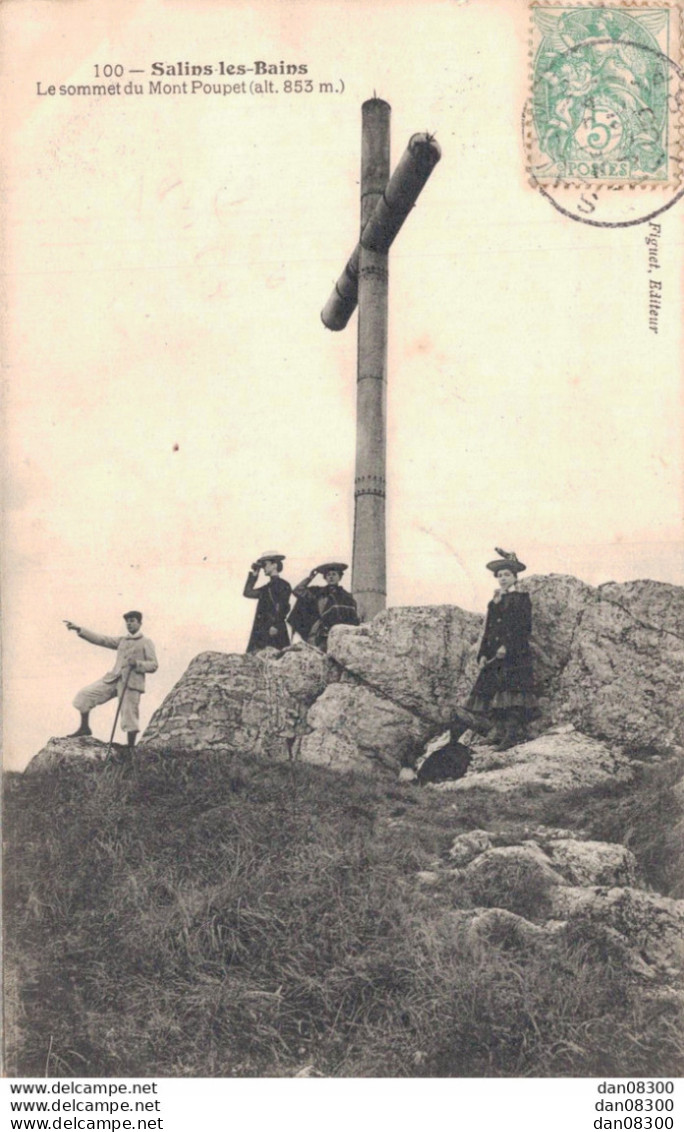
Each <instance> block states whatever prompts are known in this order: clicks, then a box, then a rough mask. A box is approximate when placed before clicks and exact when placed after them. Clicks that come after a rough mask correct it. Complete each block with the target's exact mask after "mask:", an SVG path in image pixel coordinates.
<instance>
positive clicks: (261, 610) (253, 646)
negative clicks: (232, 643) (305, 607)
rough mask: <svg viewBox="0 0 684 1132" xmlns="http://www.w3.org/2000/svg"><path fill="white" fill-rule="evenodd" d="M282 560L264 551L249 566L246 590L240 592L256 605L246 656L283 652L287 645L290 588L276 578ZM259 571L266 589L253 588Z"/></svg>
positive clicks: (273, 552)
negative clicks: (255, 602) (257, 653)
mask: <svg viewBox="0 0 684 1132" xmlns="http://www.w3.org/2000/svg"><path fill="white" fill-rule="evenodd" d="M284 560H285V555H284V554H276V553H275V551H267V552H266V554H262V555H261V557H260V558H257V560H256V562H254V563H253V564H252V566H251V569H250V571H249V574H248V575H247V581H246V582H245V588H244V590H243V591H242V594H243V597H250V598H254V599H256V601H257V607H256V613H255V614H254V625H253V626H252V632H251V635H250V638H249V642H248V644H247V652H258V651H259V650H260V649H286V648H287V647H288V645H289V643H290V635H289V633H288V631H287V625H286V623H285V618H286V617H287V615H288V613H289V611H290V594H291V593H292V586H291V585H290V583H289V582H286V581H285V579H284V578H281V577H279V574H280V572H281V571H282V568H283V562H284ZM259 570H263V571H264V574H265V575H266V577H267V578H268V581H267V583H266V585H265V586H257V585H256V581H257V578H258V577H259Z"/></svg>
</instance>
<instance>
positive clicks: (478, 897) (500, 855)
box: [452, 845, 566, 919]
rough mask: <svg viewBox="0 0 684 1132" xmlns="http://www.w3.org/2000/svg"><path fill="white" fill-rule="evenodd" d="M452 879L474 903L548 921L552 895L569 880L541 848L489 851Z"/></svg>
mask: <svg viewBox="0 0 684 1132" xmlns="http://www.w3.org/2000/svg"><path fill="white" fill-rule="evenodd" d="M452 876H453V877H454V878H455V879H456V881H457V884H458V888H459V889H460V890H461V891H462V892H464V893H467V895H468V897H469V898H470V899H471V900H472V901H473V903H474V904H479V905H483V906H485V907H487V908H505V909H506V910H507V911H509V912H515V913H516V914H517V915H521V916H525V917H526V918H532V917H533V918H535V919H537V918H548V917H547V912H548V895H549V892H550V891H551V890H552V889H553V888H555V887H556V886H558V885H564V884H565V883H566V881H565V880H564V879H563V877H562V876H561V875H560V873H558V872H556V870H555V869H553V868H552V866H551V863H550V862H549V860H548V858H547V857H546V855H545V854H544V853H543V852H542V851H541V849H539V848H538V847H536V846H535V847H532V846H523V845H509V846H506V847H504V848H499V849H487V850H485V852H484V853H480V854H479V855H478V856H477V857H475V858H474V859H473V860H471V861H470V863H469V864H467V865H466V867H465V868H464V869H455V870H453V872H452Z"/></svg>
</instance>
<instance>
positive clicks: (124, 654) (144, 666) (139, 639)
mask: <svg viewBox="0 0 684 1132" xmlns="http://www.w3.org/2000/svg"><path fill="white" fill-rule="evenodd" d="M78 635H79V637H82V638H83V640H84V641H90V643H91V645H101V647H102V648H103V649H116V663H115V665H114V667H113V668H112V669H111V671H110V672H108V673H107V674H106V675H105V676H103V677H102V679H103V680H104V681H105V683H106V684H114V683H116V681H117V680H125V678H126V670H127V668H128V663H129V661H131V660H134V661H135V662H136V664H135V668H134V669H133V670H132V671H131V675H130V676H129V679H128V687H129V688H131V689H132V690H133V691H134V692H144V691H145V673H146V672H156V671H157V669H158V667H159V664H158V662H157V654H156V652H155V651H154V645H153V644H152V641H151V640H150V638H149V637H143V635H142V633H136V635H135V636H134V637H128V636H127V637H105V636H104V635H103V634H102V633H93V631H92V630H91V629H79V630H78Z"/></svg>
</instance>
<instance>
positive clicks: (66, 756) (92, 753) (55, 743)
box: [24, 736, 115, 774]
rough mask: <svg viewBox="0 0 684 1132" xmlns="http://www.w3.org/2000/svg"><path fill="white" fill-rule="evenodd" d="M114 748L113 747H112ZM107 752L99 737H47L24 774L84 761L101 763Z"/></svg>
mask: <svg viewBox="0 0 684 1132" xmlns="http://www.w3.org/2000/svg"><path fill="white" fill-rule="evenodd" d="M113 749H115V748H113ZM106 754H107V744H106V743H102V742H101V741H100V740H99V739H93V738H82V739H75V738H73V736H64V737H61V738H53V739H49V740H48V742H47V743H46V744H45V746H44V747H43V749H42V750H41V751H39V752H38V754H37V755H34V756H33V758H32V759H31V762H30V763H29V764H28V766H27V767H26V770H25V772H24V773H25V774H36V773H39V772H40V771H43V770H54V769H55V768H57V767H66V766H78V765H81V766H82V765H83V764H84V763H91V764H96V763H102V762H104V760H105V757H106Z"/></svg>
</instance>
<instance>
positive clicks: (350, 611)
mask: <svg viewBox="0 0 684 1132" xmlns="http://www.w3.org/2000/svg"><path fill="white" fill-rule="evenodd" d="M296 592H297V593H298V594H299V596H298V598H297V601H296V603H295V607H294V609H293V610H292V613H291V614H290V616H289V618H288V620H289V622H290V625H291V626H292V628H293V629H294V631H295V632H296V633H299V635H300V637H303V638H304V640H305V641H308V642H309V643H310V644H312V645H316V647H317V648H319V649H323V651H325V650H326V649H327V647H328V633H329V632H330V630H331V629H332V627H333V625H358V624H359V614H358V610H357V607H356V601H355V599H354V598H353V597H352V595H351V594H350V593H347V591H346V590H345V589H343V587H342V586H307V587H306V589H305V590H304V591H303V592H300V590H299V587H297V591H296Z"/></svg>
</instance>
